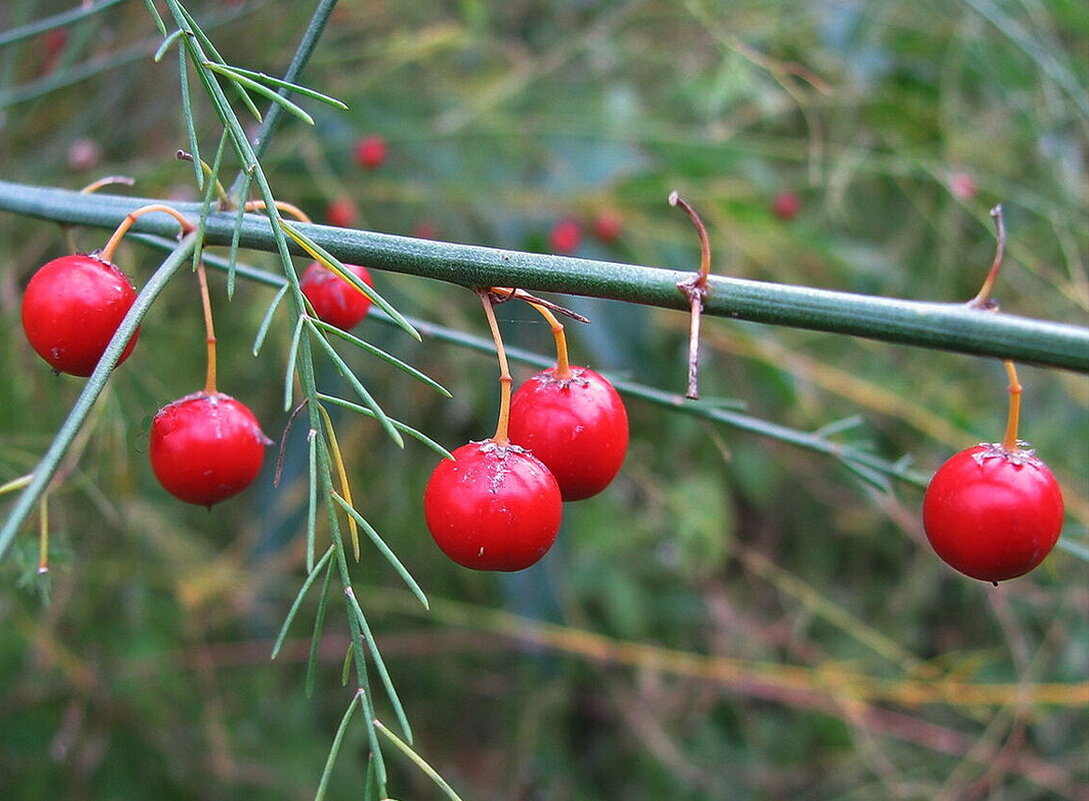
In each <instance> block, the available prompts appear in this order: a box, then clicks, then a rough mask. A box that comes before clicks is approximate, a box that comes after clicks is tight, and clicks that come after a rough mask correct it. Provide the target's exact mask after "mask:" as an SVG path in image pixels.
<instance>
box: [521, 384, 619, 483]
mask: <svg viewBox="0 0 1089 801" xmlns="http://www.w3.org/2000/svg"><path fill="white" fill-rule="evenodd" d="M509 436H510V440H511V442H513V443H515V444H517V445H521V446H522V447H523V448H525V449H526V450H528V451H530V452H531V453H532V454H533V455H534V456H536V457H537V458H538V459H540V460H541V461H542V462H544V463H545V464H546V465H547V466H548V469H549V470H551V471H552V474H553V475H554V476H555V477H556V481H557V483H559V485H560V491H561V493H562V494H563V499H564V500H565V501H577V500H581V499H583V498H589V497H590V496H591V495H596V494H597V493H599V492H601V491H602V490H603V489H605V487H607V486H608V485H609V483H610V482H611V481H612V480H613V478H615V477H616V474H617V473H618V472H619V471H620V465H621V464H623V462H624V456H625V454H626V453H627V451H628V413H627V411H626V410H625V409H624V402H623V401H622V400H621V399H620V395H619V394H617V391H616V389H615V388H614V387H613V385H612V384H611V383H609V381H608V379H606V378H604V377H603V376H601V375H600V374H598V373H596V372H594V371H593V370H591V369H589V368H588V367H574V366H572V367H571V377H570V378H566V379H560V378H556V375H555V368H552V369H549V370H544V371H542V372H540V373H537V374H536V375H534V376H533V377H532V378H530V379H529V380H528V381H526V382H525V383H524V384H522V386H520V387H519V388H518V391H517V392H515V393H514V396H513V397H512V398H511V404H510V423H509Z"/></svg>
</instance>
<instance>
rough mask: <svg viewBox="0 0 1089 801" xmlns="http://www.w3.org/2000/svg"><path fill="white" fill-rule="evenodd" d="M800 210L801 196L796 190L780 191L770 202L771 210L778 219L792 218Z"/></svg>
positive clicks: (786, 219)
mask: <svg viewBox="0 0 1089 801" xmlns="http://www.w3.org/2000/svg"><path fill="white" fill-rule="evenodd" d="M801 210H802V198H801V196H800V195H799V194H798V193H797V192H793V191H786V192H780V193H779V194H777V195H776V196H775V199H774V200H772V202H771V212H772V214H774V215H775V216H776V217H778V218H779V219H780V220H784V221H789V220H793V219H794V218H795V217H797V216H798V212H799V211H801Z"/></svg>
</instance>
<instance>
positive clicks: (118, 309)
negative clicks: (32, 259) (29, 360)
mask: <svg viewBox="0 0 1089 801" xmlns="http://www.w3.org/2000/svg"><path fill="white" fill-rule="evenodd" d="M135 300H136V290H135V289H133V286H132V282H131V281H129V279H128V277H127V276H126V275H125V274H124V273H123V272H121V271H120V270H119V269H117V267H115V266H114V265H113V264H110V263H109V262H108V261H103V260H102V259H98V258H95V257H94V256H90V255H83V254H77V255H72V256H61V257H60V258H59V259H53V261H51V262H48V263H47V264H45V265H43V266H42V267H41V268H40V269H39V270H38V272H36V273H35V274H34V275H33V277H31V279H30V283H28V284H27V287H26V292H24V293H23V308H22V312H23V331H25V332H26V338H27V340H28V341H29V342H30V345H31V347H33V348H34V350H35V351H37V353H38V355H39V356H41V357H42V358H43V359H45V360H46V361H47V362H49V364H50V365H51V366H52V367H53V369H54V370H56V371H57V372H61V373H71V374H72V375H79V376H89V375H90V374H91V373H92V372H94V369H95V366H96V365H98V362H99V360H100V359H101V358H102V354H103V353H104V352H105V350H106V346H107V345H109V344H110V340H111V339H113V335H114V334H115V333H116V332H117V327H118V326H119V325H120V324H121V320H122V319H124V317H125V314H127V313H128V310H129V309H130V308H131V307H132V304H133V302H134V301H135ZM138 335H139V329H137V331H136V333H134V334H133V335H132V339H130V340H129V342H128V345H126V347H125V349H124V351H123V352H122V353H121V356H120V357H119V358H118V360H117V363H118V364H121V362H123V361H125V359H127V358H128V357H129V354H130V353H132V349H133V347H135V345H136V339H137V336H138Z"/></svg>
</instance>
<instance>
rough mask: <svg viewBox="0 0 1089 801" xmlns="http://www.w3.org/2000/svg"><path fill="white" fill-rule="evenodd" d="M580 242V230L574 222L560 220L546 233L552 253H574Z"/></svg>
mask: <svg viewBox="0 0 1089 801" xmlns="http://www.w3.org/2000/svg"><path fill="white" fill-rule="evenodd" d="M581 241H582V228H581V226H579V224H578V223H577V222H576V221H575V220H560V221H559V222H558V223H556V224H555V225H553V226H552V230H551V231H549V233H548V244H549V245H550V246H551V247H552V251H553V252H554V253H574V252H575V251H576V250H577V249H578V246H579V243H580V242H581Z"/></svg>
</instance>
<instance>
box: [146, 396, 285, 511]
mask: <svg viewBox="0 0 1089 801" xmlns="http://www.w3.org/2000/svg"><path fill="white" fill-rule="evenodd" d="M270 444H271V442H270V440H269V439H268V437H266V436H265V435H264V434H263V433H262V432H261V426H260V424H259V423H258V422H257V418H256V417H254V416H253V412H251V411H250V410H249V408H247V407H246V406H245V404H243V403H240V402H239V401H237V400H235V399H234V398H232V397H230V396H229V395H224V394H223V393H222V392H215V393H210V394H209V393H206V392H197V393H194V394H193V395H187V396H185V397H184V398H180V399H179V400H176V401H174V402H173V403H169V404H167V405H166V406H164V407H163V408H162V409H160V410H159V413H158V414H156V415H155V419H154V420H153V421H152V423H151V443H150V448H149V454H150V456H151V469H152V470H153V471H154V473H155V477H156V478H157V479H159V483H160V484H162V485H163V487H164V488H165V489H166V491H167V492H169V493H170V494H171V495H173V496H174V497H175V498H178V499H180V500H183V501H185V502H186V503H194V504H198V505H200V506H209V507H210V506H212V504H215V503H219V502H220V501H222V500H224V499H226V498H230V497H231V496H232V495H237V494H238V493H240V492H241V491H242V490H244V489H245V488H246V487H248V486H249V485H250V484H252V483H253V480H254V479H255V478H257V474H258V473H259V472H260V471H261V463H262V461H263V460H264V458H265V447H266V446H268V445H270Z"/></svg>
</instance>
